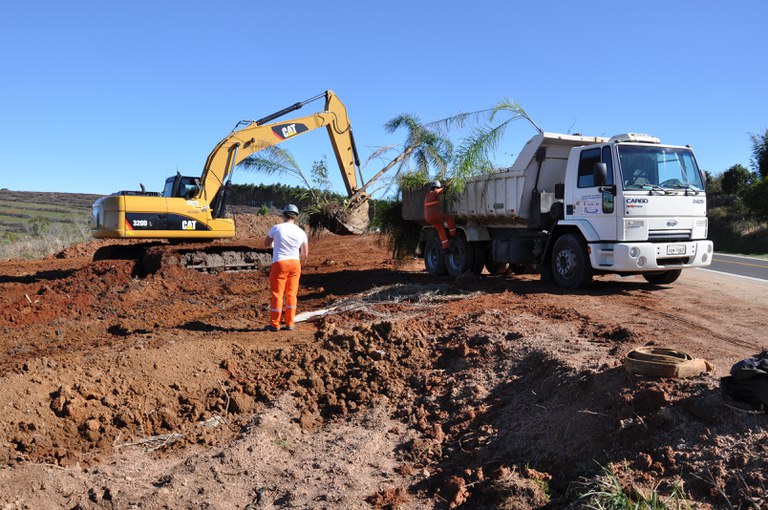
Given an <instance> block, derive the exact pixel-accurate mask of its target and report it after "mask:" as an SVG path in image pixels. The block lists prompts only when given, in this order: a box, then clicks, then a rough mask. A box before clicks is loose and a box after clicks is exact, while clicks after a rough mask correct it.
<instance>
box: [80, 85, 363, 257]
mask: <svg viewBox="0 0 768 510" xmlns="http://www.w3.org/2000/svg"><path fill="white" fill-rule="evenodd" d="M321 98H325V109H324V110H323V111H321V112H317V113H314V114H312V115H307V116H304V117H299V118H295V119H290V120H287V121H281V122H272V121H274V120H276V119H279V118H280V117H283V116H285V115H287V114H288V113H290V112H293V111H296V110H298V109H300V108H302V107H303V106H305V105H306V104H308V103H311V102H313V101H316V100H318V99H321ZM320 127H326V128H327V131H328V135H329V137H330V140H331V145H332V147H333V152H334V154H335V156H336V161H337V163H338V165H339V168H340V169H341V175H342V177H343V180H344V184H345V186H346V189H347V193H348V195H349V197H350V198H351V200H350V201H349V203H347V204H345V207H344V208H343V210H340V211H339V210H337V211H336V216H337V220H336V224H337V225H339V227H338V228H337V229H336V232H337V233H342V234H362V233H363V232H365V230H366V229H367V227H368V198H369V197H368V196H367V195H366V194H365V193H364V192H363V191H362V190H361V189H360V187H359V185H358V175H360V180H361V181H362V175H361V174H360V162H359V157H358V155H357V148H356V146H355V140H354V137H353V135H352V126H351V124H350V121H349V117H348V116H347V109H346V107H345V106H344V104H343V103H342V102H341V100H340V99H339V98H338V97H337V96H336V95H335V94H334V93H333V91H331V90H327V91H325V93H323V94H319V95H317V96H315V97H312V98H310V99H307V100H306V101H302V102H298V103H295V104H293V105H291V106H289V107H287V108H284V109H282V110H280V111H278V112H275V113H273V114H271V115H267V116H266V117H263V118H261V119H259V120H252V121H240V122H239V123H238V124H237V125H236V126H235V128H234V129H233V130H232V132H231V133H230V134H229V135H227V137H226V138H224V139H223V140H222V141H221V142H219V143H218V144H217V145H216V147H215V148H214V149H213V151H212V152H211V153H210V155H209V156H208V159H207V160H206V162H205V166H204V168H203V173H202V175H201V176H200V177H188V176H182V175H180V174H178V173H177V175H175V176H174V177H169V178H168V179H167V180H166V182H165V187H164V189H163V192H162V193H157V192H148V191H145V190H144V186H143V185H142V186H141V188H142V190H141V191H119V192H117V193H113V194H112V195H109V196H106V197H102V198H100V199H98V200H97V201H96V202H95V203H94V204H93V207H92V225H91V235H92V236H93V237H95V238H118V239H145V240H161V239H168V240H171V241H174V242H176V243H178V242H191V241H200V240H215V239H225V238H232V237H234V236H235V222H234V219H233V218H231V217H226V211H225V209H226V207H225V206H226V200H227V190H228V189H229V185H230V183H231V176H232V171H233V170H234V168H235V167H236V166H237V165H238V164H239V163H240V162H242V161H243V160H244V159H246V158H247V157H248V156H250V155H252V154H254V153H256V152H258V151H260V150H263V149H265V148H267V147H271V146H273V145H277V144H279V143H281V142H284V141H286V140H289V139H292V138H295V137H297V136H299V135H301V134H302V133H306V132H309V131H312V130H315V129H317V128H320ZM195 251H198V252H199V249H198V250H195ZM215 251H216V250H215V249H213V250H208V252H209V253H213V252H215ZM219 251H220V250H219ZM138 252H139V250H135V249H134V250H126V249H122V250H118V249H116V248H115V247H104V249H103V250H100V251H99V252H97V254H96V255H95V257H94V258H95V259H99V258H115V257H117V258H123V257H122V256H120V255H119V254H121V253H131V255H129V256H131V257H135V256H136V253H138ZM198 258H199V257H198ZM206 258H209V259H210V258H211V257H206ZM242 258H243V256H240V257H236V259H238V261H235V262H234V264H224V265H225V266H230V265H234V266H238V265H241V266H244V265H248V263H247V262H243V261H242V260H240V259H242ZM246 258H247V257H246ZM183 264H184V265H187V266H188V267H195V263H194V262H192V261H186V262H183ZM214 265H221V264H214ZM197 269H201V268H200V267H197Z"/></svg>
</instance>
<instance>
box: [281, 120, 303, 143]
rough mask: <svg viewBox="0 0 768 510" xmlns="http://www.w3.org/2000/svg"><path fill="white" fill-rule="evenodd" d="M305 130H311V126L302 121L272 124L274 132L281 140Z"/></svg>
mask: <svg viewBox="0 0 768 510" xmlns="http://www.w3.org/2000/svg"><path fill="white" fill-rule="evenodd" d="M305 131H309V128H308V127H307V126H306V125H304V124H301V123H300V122H295V123H293V124H278V125H277V126H272V132H273V133H274V134H275V136H276V137H278V138H279V139H280V140H286V139H288V138H291V137H293V136H296V135H299V134H301V133H303V132H305Z"/></svg>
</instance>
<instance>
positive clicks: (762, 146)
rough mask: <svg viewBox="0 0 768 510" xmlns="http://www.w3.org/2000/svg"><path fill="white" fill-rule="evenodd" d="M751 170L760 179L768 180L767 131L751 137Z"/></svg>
mask: <svg viewBox="0 0 768 510" xmlns="http://www.w3.org/2000/svg"><path fill="white" fill-rule="evenodd" d="M750 139H751V140H752V168H753V170H754V171H755V172H757V173H758V174H759V175H760V178H761V179H768V129H767V130H766V131H765V133H763V134H762V135H752V136H751V137H750Z"/></svg>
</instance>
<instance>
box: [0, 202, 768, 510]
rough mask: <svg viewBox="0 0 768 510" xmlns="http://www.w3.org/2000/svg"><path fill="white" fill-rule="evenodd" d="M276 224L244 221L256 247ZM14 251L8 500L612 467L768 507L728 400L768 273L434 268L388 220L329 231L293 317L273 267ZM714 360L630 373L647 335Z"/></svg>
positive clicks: (7, 302)
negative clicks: (302, 315) (702, 365)
mask: <svg viewBox="0 0 768 510" xmlns="http://www.w3.org/2000/svg"><path fill="white" fill-rule="evenodd" d="M275 220H276V219H275V218H263V217H257V216H250V215H247V214H241V215H239V216H238V219H237V221H238V237H239V240H238V241H239V242H257V243H258V242H260V241H261V239H263V237H264V235H265V234H266V231H267V229H268V228H269V226H271V225H272V223H273V222H274V221H275ZM101 245H102V244H101V243H100V242H93V243H88V244H86V245H80V246H75V247H71V248H68V249H67V250H65V251H64V252H62V253H60V254H58V255H57V256H56V257H52V258H50V259H46V260H35V261H10V262H2V263H0V332H2V337H1V338H0V413H1V414H0V416H2V420H1V421H0V466H2V467H0V506H1V507H2V508H8V509H14V508H68V509H75V508H78V509H92V508H115V509H123V508H126V509H127V508H222V509H230V508H231V509H244V508H250V509H255V508H275V509H299V508H328V509H331V508H333V509H369V508H373V509H385V508H388V509H405V510H408V509H417V508H419V509H420V508H436V509H444V508H489V509H491V508H500V509H520V510H523V509H535V508H564V507H567V506H569V505H575V504H576V503H577V498H578V495H579V494H580V493H583V492H584V491H585V490H586V487H587V485H584V484H588V483H589V482H590V481H591V480H594V479H595V477H597V476H599V475H600V474H601V473H602V471H603V469H604V468H610V469H612V470H613V472H614V473H616V475H617V478H618V480H620V482H621V483H622V484H623V486H624V487H625V488H626V490H627V491H638V492H643V491H650V490H652V489H655V490H657V491H658V492H659V493H661V494H667V495H668V494H672V493H673V492H674V491H677V493H678V494H684V495H685V498H686V499H687V501H688V502H689V503H690V504H691V506H692V507H693V508H705V509H706V508H742V509H744V508H763V507H765V505H766V501H768V495H766V492H765V489H766V483H767V482H768V481H767V480H766V473H767V472H768V455H767V454H766V453H767V452H766V449H767V448H768V447H767V446H766V445H768V441H767V439H768V434H767V433H766V415H765V414H762V413H753V412H750V411H749V410H748V408H746V407H745V406H744V405H742V404H740V403H738V402H735V401H732V400H730V399H729V398H728V397H727V396H725V395H724V394H723V393H722V391H721V390H720V384H719V378H720V377H721V376H724V375H727V373H728V371H729V369H730V367H731V366H732V365H733V363H735V362H737V361H738V360H740V359H743V358H745V357H748V356H751V355H754V354H756V353H757V352H759V351H760V350H761V349H762V348H763V347H765V346H766V345H767V344H768V342H766V338H765V330H764V329H763V328H764V327H765V326H764V318H765V317H766V316H767V315H768V285H765V284H761V283H758V282H752V281H748V280H739V279H734V278H729V277H727V276H723V275H718V274H714V273H710V272H706V271H703V270H691V271H688V272H684V273H683V275H682V277H681V278H680V279H679V280H678V281H677V282H676V283H675V284H673V285H670V286H651V285H649V284H647V283H645V282H644V280H642V279H640V278H635V277H633V278H624V279H619V278H616V277H612V276H611V277H599V278H597V279H596V282H595V285H594V286H593V288H591V289H589V290H587V291H579V292H565V291H562V290H560V289H558V288H556V287H554V286H553V285H550V284H546V283H542V282H541V281H539V280H538V278H537V277H534V276H511V275H505V276H490V275H483V276H480V277H474V276H468V275H465V276H461V277H459V278H449V277H445V278H441V279H436V280H435V279H430V278H428V277H427V275H426V273H425V272H424V271H423V266H422V263H421V262H420V261H417V260H414V261H409V262H408V263H406V264H404V265H399V266H398V265H395V264H394V263H393V261H392V260H391V259H390V257H389V255H388V250H387V249H386V247H384V246H382V245H381V244H380V242H379V239H378V238H377V237H376V236H375V235H363V236H353V237H339V236H335V235H332V234H328V233H325V234H322V235H320V236H319V237H313V238H312V239H311V242H310V260H309V262H308V264H307V265H306V266H305V267H304V273H303V275H302V280H301V290H300V296H299V308H300V309H299V312H310V311H321V310H327V312H326V313H325V314H317V315H315V316H313V317H311V318H310V320H308V321H306V322H302V323H300V324H299V326H298V328H297V329H296V330H295V331H280V332H277V333H273V332H268V331H260V328H261V327H262V326H263V325H265V324H266V322H267V317H268V311H267V302H268V281H267V277H266V275H265V274H263V273H260V272H240V273H221V274H203V273H196V272H191V271H186V270H182V269H179V268H165V269H162V270H161V271H159V272H157V273H154V274H150V275H148V276H146V277H137V276H134V275H135V274H136V271H135V268H134V266H133V262H130V261H98V262H93V261H92V259H91V258H92V255H93V252H94V251H95V250H96V249H97V248H98V247H99V246H101ZM642 345H657V346H666V347H674V348H677V349H681V350H684V351H686V352H688V353H690V354H691V355H693V356H695V357H697V358H705V359H706V360H708V361H709V362H711V363H712V364H713V365H714V366H715V370H714V371H713V372H710V373H704V374H701V375H699V376H696V377H693V378H689V379H650V378H644V377H642V376H630V375H629V374H628V373H627V371H626V370H625V369H624V367H623V366H622V359H623V357H624V355H625V354H626V353H627V352H628V351H629V350H631V349H632V348H634V347H637V346H642Z"/></svg>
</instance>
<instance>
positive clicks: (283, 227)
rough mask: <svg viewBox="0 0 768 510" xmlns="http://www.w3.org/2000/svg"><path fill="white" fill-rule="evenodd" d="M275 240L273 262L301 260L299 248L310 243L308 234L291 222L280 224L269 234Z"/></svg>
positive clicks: (270, 230) (271, 229)
mask: <svg viewBox="0 0 768 510" xmlns="http://www.w3.org/2000/svg"><path fill="white" fill-rule="evenodd" d="M267 235H268V236H269V237H271V238H272V239H273V241H274V242H273V243H272V246H273V249H272V262H278V261H280V260H301V256H300V254H299V248H300V247H301V245H302V244H304V243H308V242H309V241H308V240H307V233H306V232H304V230H303V229H302V228H301V227H299V226H298V225H296V224H295V223H291V222H288V221H286V222H284V223H278V224H277V225H275V226H273V227H272V228H270V229H269V233H268V234H267Z"/></svg>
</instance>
